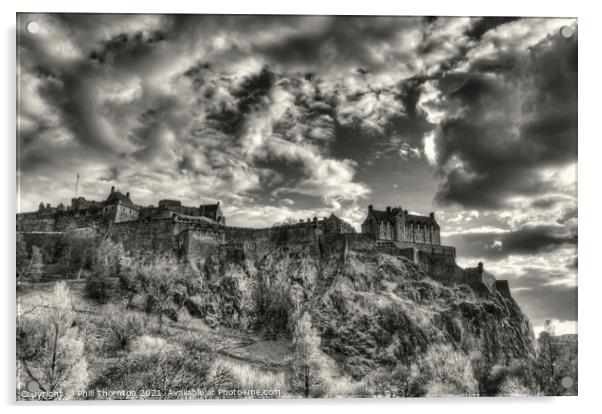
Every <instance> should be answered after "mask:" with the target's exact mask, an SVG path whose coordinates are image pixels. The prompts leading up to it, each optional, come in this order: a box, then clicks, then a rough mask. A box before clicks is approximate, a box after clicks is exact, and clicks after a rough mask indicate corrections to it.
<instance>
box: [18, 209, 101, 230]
mask: <svg viewBox="0 0 602 414" xmlns="http://www.w3.org/2000/svg"><path fill="white" fill-rule="evenodd" d="M108 220H109V217H105V216H103V215H101V214H97V215H87V216H78V215H74V214H69V213H66V212H62V213H61V212H59V213H55V214H53V215H51V216H49V215H41V214H38V213H23V214H17V231H24V232H31V231H44V232H52V231H68V230H71V229H76V228H83V227H90V228H99V227H102V226H106V225H107V224H108Z"/></svg>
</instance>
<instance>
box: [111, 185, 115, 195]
mask: <svg viewBox="0 0 602 414" xmlns="http://www.w3.org/2000/svg"><path fill="white" fill-rule="evenodd" d="M114 192H115V186H114V185H112V186H111V193H114Z"/></svg>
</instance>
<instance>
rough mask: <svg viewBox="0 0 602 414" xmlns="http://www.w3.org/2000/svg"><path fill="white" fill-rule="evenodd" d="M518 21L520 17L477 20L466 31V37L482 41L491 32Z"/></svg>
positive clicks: (482, 18)
mask: <svg viewBox="0 0 602 414" xmlns="http://www.w3.org/2000/svg"><path fill="white" fill-rule="evenodd" d="M518 19H519V18H518V17H481V18H478V19H475V21H474V22H473V23H472V24H471V25H470V27H469V28H468V30H467V31H466V35H467V36H468V37H470V38H472V39H475V40H480V39H481V37H482V36H483V35H484V34H485V33H487V32H488V31H489V30H492V29H495V28H496V27H498V26H501V25H503V24H505V23H510V22H513V21H515V20H518Z"/></svg>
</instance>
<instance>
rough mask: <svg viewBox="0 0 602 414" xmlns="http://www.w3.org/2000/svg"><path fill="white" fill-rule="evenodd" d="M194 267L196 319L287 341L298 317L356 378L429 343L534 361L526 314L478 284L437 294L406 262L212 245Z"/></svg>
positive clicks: (340, 249) (293, 248)
mask: <svg viewBox="0 0 602 414" xmlns="http://www.w3.org/2000/svg"><path fill="white" fill-rule="evenodd" d="M196 265H197V266H198V268H199V271H200V273H201V275H202V277H203V279H204V280H203V283H204V284H205V286H206V289H203V290H204V292H205V293H204V294H203V295H201V296H199V297H196V298H194V304H193V305H194V306H193V308H194V310H195V312H196V314H197V315H198V316H201V317H204V318H205V319H206V320H208V321H209V322H211V324H212V325H215V324H216V323H218V324H220V325H223V326H227V327H230V328H238V329H245V330H246V329H256V330H265V331H267V332H273V333H279V334H284V335H287V334H290V332H291V330H290V329H291V326H292V323H294V321H295V320H296V318H297V317H298V316H299V315H300V314H301V313H302V312H304V311H308V312H309V313H310V314H311V315H312V321H313V323H314V325H315V326H316V328H317V329H318V331H319V332H320V334H321V336H322V346H323V349H324V351H325V352H327V353H328V354H329V355H331V356H332V357H334V358H335V359H336V360H337V361H338V362H339V365H341V366H342V367H343V369H344V370H345V371H346V372H347V373H349V374H351V375H353V376H354V377H357V378H360V377H362V376H363V375H364V374H366V373H368V372H369V371H371V370H372V369H374V368H376V367H377V366H381V365H382V364H386V363H395V362H397V361H402V362H403V361H410V360H412V359H413V358H415V357H417V356H420V355H421V354H422V353H423V352H425V351H426V349H427V348H428V346H429V345H431V344H434V343H451V344H454V345H455V346H457V347H459V348H462V349H464V350H465V351H467V352H469V351H470V352H474V351H475V350H476V351H478V352H480V353H481V355H483V356H484V357H486V358H487V359H488V360H491V361H500V360H503V359H507V358H515V357H518V358H522V357H527V356H531V355H533V354H534V346H535V345H534V344H535V340H534V335H533V330H532V328H531V324H530V323H529V321H528V319H527V318H526V316H525V315H524V314H523V313H522V312H521V310H520V308H519V306H518V305H517V304H516V302H515V301H514V300H513V299H512V298H511V297H509V296H507V295H504V294H502V293H499V292H492V291H491V290H489V289H487V287H485V285H478V284H471V285H467V284H457V285H452V286H445V285H443V284H441V283H439V282H437V281H435V280H434V279H432V278H431V277H429V275H428V274H427V273H426V271H425V269H424V268H423V267H421V266H419V265H417V264H415V263H414V262H412V261H410V260H408V259H407V258H405V257H401V256H393V255H388V254H384V253H375V252H361V251H354V250H348V248H347V246H346V245H345V244H344V243H333V244H331V245H328V246H316V245H313V244H299V245H287V246H277V245H270V244H264V245H254V246H251V247H249V248H248V249H245V250H244V251H240V252H238V253H236V252H234V253H233V252H232V251H228V252H227V253H224V252H223V251H222V250H220V248H219V247H215V248H214V249H213V250H211V251H208V252H207V255H206V256H205V257H204V258H202V259H201V261H199V262H198V263H196Z"/></svg>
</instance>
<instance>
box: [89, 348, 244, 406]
mask: <svg viewBox="0 0 602 414" xmlns="http://www.w3.org/2000/svg"><path fill="white" fill-rule="evenodd" d="M93 386H94V387H102V388H104V389H107V390H124V389H125V390H153V393H151V394H143V395H138V396H135V397H137V398H139V397H142V398H147V399H177V398H185V395H183V394H180V392H182V391H186V390H190V389H209V390H211V389H213V390H217V389H219V388H234V387H235V382H234V380H233V377H232V375H231V373H230V372H229V371H228V370H227V369H225V368H224V367H223V366H221V365H220V364H219V363H218V362H217V361H213V360H212V358H211V356H210V355H208V354H203V353H198V352H187V351H184V350H183V349H163V350H162V351H159V352H155V353H136V354H132V355H129V356H128V357H126V358H123V359H121V360H120V361H118V362H116V363H113V364H111V365H109V366H108V367H107V368H106V369H105V370H104V371H103V372H102V373H101V374H100V375H99V378H98V379H97V381H96V382H95V383H94V384H93ZM206 396H211V395H210V394H207V395H206ZM215 396H217V392H215ZM197 397H201V398H202V397H203V396H195V398H197ZM123 398H128V396H124V397H123ZM130 398H132V397H130Z"/></svg>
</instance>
